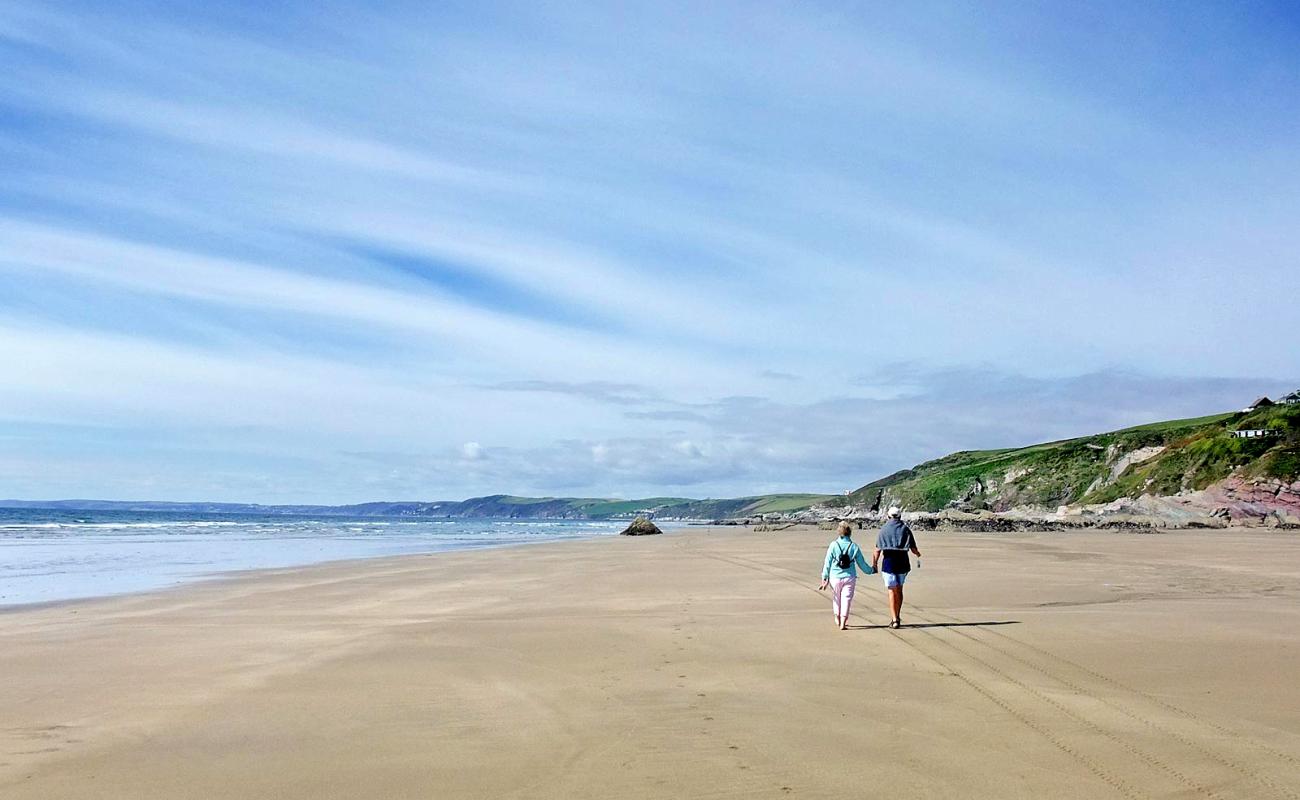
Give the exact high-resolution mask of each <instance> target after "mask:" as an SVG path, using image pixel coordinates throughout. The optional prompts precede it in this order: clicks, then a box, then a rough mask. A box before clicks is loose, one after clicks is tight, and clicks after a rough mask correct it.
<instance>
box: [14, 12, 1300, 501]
mask: <svg viewBox="0 0 1300 800" xmlns="http://www.w3.org/2000/svg"><path fill="white" fill-rule="evenodd" d="M1297 43H1300V15H1298V14H1297V13H1296V12H1295V7H1294V5H1293V4H1286V3H1279V4H1268V3H1260V4H1251V3H1221V4H1212V3H1177V4H1175V3H1165V4H1160V3H1152V4H1133V3H1115V4H1105V3H1097V4H1085V5H1076V6H1070V7H1066V6H1062V5H1061V4H1057V3H1043V4H1035V3H996V4H987V5H985V6H983V7H976V6H975V5H974V4H969V3H955V4H944V3H923V4H921V3H861V4H849V3H825V4H817V3H737V4H729V3H707V4H700V3H684V4H673V3H664V2H655V3H646V4H636V3H625V4H609V3H593V4H569V3H531V2H530V3H521V4H492V3H477V2H476V3H464V4H442V3H439V4H419V3H409V4H407V3H402V4H389V5H387V6H385V7H380V6H379V5H378V4H372V5H371V6H368V7H366V8H358V7H356V6H355V4H351V5H349V4H337V5H334V4H321V3H310V4H309V3H301V4H298V3H277V4H273V5H267V4H240V3H233V4H223V3H207V4H196V5H195V7H194V8H190V9H183V8H182V7H181V6H180V5H179V4H163V3H131V2H115V3H102V4H94V3H58V2H41V3H27V2H21V1H20V2H11V1H10V0H0V164H3V168H2V169H0V363H3V364H4V365H5V380H4V385H3V387H2V388H0V497H27V498H55V497H102V498H139V499H142V498H150V499H173V500H189V499H196V500H197V499H208V500H239V501H261V502H350V501H358V500H369V499H435V498H437V499H443V498H458V497H465V496H470V495H476V494H486V493H492V492H513V493H520V494H525V493H526V494H582V495H604V496H638V495H662V494H672V495H685V496H696V497H702V496H723V495H738V494H748V493H758V492H767V491H778V490H809V491H830V492H837V491H842V490H844V489H847V488H851V487H856V486H858V485H860V484H862V483H865V482H867V481H868V480H871V479H874V478H876V477H879V476H880V475H882V474H885V473H887V472H890V471H893V470H894V469H897V468H900V467H904V466H910V465H911V464H914V463H916V462H917V461H920V460H923V459H926V458H930V457H935V456H938V455H942V454H944V453H946V452H949V451H951V450H954V449H962V448H973V447H991V446H1009V445H1015V444H1023V443H1027V442H1031V441H1039V440H1044V439H1051V438H1059V437H1063V436H1068V435H1075V434H1083V433H1090V432H1095V431H1097V430H1103V429H1108V428H1114V427H1120V426H1123V425H1127V424H1133V423H1139V422H1144V421H1150V420H1153V419H1160V418H1167V417H1173V416H1180V415H1195V414H1202V413H1210V412H1213V411H1218V410H1223V409H1227V408H1233V407H1237V406H1240V405H1242V404H1244V403H1246V402H1248V401H1249V400H1251V399H1253V397H1254V396H1256V395H1258V394H1260V393H1265V392H1268V393H1275V392H1280V391H1286V390H1290V389H1294V388H1296V387H1297V386H1298V385H1300V347H1297V338H1296V323H1297V318H1298V317H1300V315H1298V314H1297V302H1296V299H1295V298H1296V297H1297V296H1298V295H1300V292H1297V289H1298V288H1300V269H1298V268H1297V260H1296V254H1297V253H1300V225H1297V224H1296V219H1297V216H1298V215H1297V212H1300V138H1298V133H1300V47H1297Z"/></svg>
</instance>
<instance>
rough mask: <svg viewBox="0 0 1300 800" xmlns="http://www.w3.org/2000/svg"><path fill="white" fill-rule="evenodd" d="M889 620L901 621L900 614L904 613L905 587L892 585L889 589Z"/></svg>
mask: <svg viewBox="0 0 1300 800" xmlns="http://www.w3.org/2000/svg"><path fill="white" fill-rule="evenodd" d="M888 591H889V621H890V622H892V623H899V622H900V620H901V617H900V615H901V614H902V613H903V587H902V586H890V587H889V589H888Z"/></svg>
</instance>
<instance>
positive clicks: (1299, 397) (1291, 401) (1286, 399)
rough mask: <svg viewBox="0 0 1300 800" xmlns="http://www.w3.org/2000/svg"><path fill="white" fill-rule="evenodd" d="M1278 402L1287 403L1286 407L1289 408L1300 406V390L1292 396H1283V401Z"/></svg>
mask: <svg viewBox="0 0 1300 800" xmlns="http://www.w3.org/2000/svg"><path fill="white" fill-rule="evenodd" d="M1278 402H1279V403H1285V404H1286V405H1289V406H1294V405H1300V389H1296V390H1295V391H1294V392H1292V393H1291V394H1288V395H1283V396H1282V399H1281V400H1279V401H1278Z"/></svg>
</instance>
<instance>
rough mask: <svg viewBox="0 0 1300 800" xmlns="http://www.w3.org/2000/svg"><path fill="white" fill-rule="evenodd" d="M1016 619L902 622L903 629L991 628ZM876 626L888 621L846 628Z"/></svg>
mask: <svg viewBox="0 0 1300 800" xmlns="http://www.w3.org/2000/svg"><path fill="white" fill-rule="evenodd" d="M1019 624H1020V620H1018V619H1004V620H997V621H993V622H919V623H911V622H904V623H903V628H902V629H903V630H907V629H908V628H991V627H993V626H995V625H1019ZM876 628H885V629H888V628H889V623H885V624H883V625H850V626H848V630H851V631H869V630H875V629H876Z"/></svg>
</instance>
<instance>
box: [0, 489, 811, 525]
mask: <svg viewBox="0 0 1300 800" xmlns="http://www.w3.org/2000/svg"><path fill="white" fill-rule="evenodd" d="M828 499H830V497H829V495H820V494H771V495H761V496H756V497H740V498H734V499H726V500H692V499H689V498H683V497H651V498H644V499H640V500H611V499H605V498H581V497H515V496H512V495H504V494H496V495H490V496H488V497H474V498H470V499H469V500H447V501H435V502H375V503H357V504H354V505H342V506H320V505H259V504H256V503H167V502H158V501H124V500H0V507H3V508H24V509H48V510H51V511H125V512H131V511H135V512H171V513H177V514H243V515H285V516H314V517H321V516H338V517H420V518H441V519H489V518H490V519H591V520H600V519H630V518H632V517H635V516H637V515H639V514H645V515H648V516H655V517H658V518H661V519H673V518H675V519H726V518H731V517H746V516H756V515H759V514H777V513H785V512H790V511H797V510H799V509H805V508H808V507H810V506H812V505H815V504H817V503H820V502H824V501H826V500H828Z"/></svg>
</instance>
